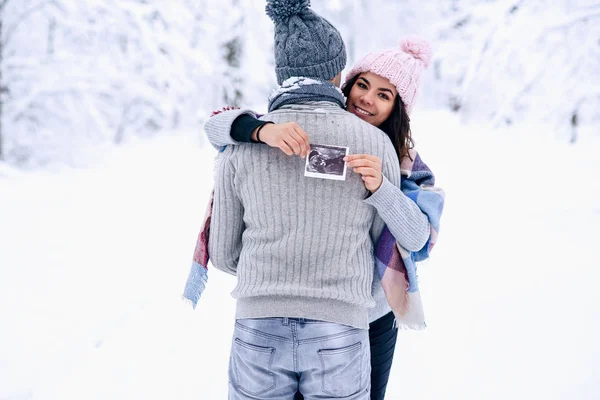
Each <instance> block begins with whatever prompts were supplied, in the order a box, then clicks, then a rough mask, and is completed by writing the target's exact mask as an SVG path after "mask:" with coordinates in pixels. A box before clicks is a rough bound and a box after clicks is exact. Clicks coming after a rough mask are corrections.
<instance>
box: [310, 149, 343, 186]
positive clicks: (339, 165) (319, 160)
mask: <svg viewBox="0 0 600 400" xmlns="http://www.w3.org/2000/svg"><path fill="white" fill-rule="evenodd" d="M347 154H348V148H347V147H341V146H329V145H323V144H311V145H310V152H309V153H308V156H307V157H306V168H305V170H304V176H308V177H311V178H321V179H334V180H338V181H343V180H345V179H346V163H345V162H344V157H345V156H346V155H347Z"/></svg>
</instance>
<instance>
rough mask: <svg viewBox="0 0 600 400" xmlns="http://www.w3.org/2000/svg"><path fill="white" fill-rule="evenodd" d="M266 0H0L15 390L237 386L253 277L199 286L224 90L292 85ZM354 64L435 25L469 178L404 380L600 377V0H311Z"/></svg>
mask: <svg viewBox="0 0 600 400" xmlns="http://www.w3.org/2000/svg"><path fill="white" fill-rule="evenodd" d="M263 7H264V2H263V1H262V0H219V1H217V0H195V1H187V0H168V1H167V0H156V1H143V0H80V1H75V0H0V95H1V97H0V100H1V101H0V105H1V107H0V399H1V400H7V399H11V400H13V399H19V400H21V399H23V400H24V399H36V400H38V399H43V400H46V399H57V400H58V399H60V400H63V399H138V398H139V399H141V398H146V399H164V398H173V399H207V400H212V399H224V398H226V392H227V374H226V371H227V361H228V352H229V347H230V340H231V332H232V329H233V310H234V302H233V300H232V299H231V297H230V296H229V292H230V291H231V289H232V288H233V285H234V280H233V279H232V278H231V277H229V276H225V275H224V274H221V273H218V272H213V273H211V275H210V280H209V285H208V288H207V290H206V292H205V294H204V295H203V297H202V299H201V301H200V303H199V307H198V309H197V310H196V311H192V310H191V309H190V308H188V307H187V306H186V305H185V304H183V303H182V302H181V300H180V298H179V295H180V293H181V291H182V287H183V283H184V282H185V278H186V275H187V271H188V267H189V263H190V259H191V256H192V252H193V247H194V243H195V239H196V235H197V233H198V229H199V226H200V223H201V218H202V216H203V213H204V208H205V204H206V201H207V198H208V194H209V192H210V189H211V186H212V183H211V181H212V174H211V170H212V164H213V158H214V155H215V152H214V150H212V149H211V148H210V147H209V146H208V145H207V143H206V141H205V139H204V138H203V132H202V130H201V127H202V124H203V122H204V121H205V119H206V118H207V116H208V115H209V114H210V111H211V110H213V109H216V108H220V107H222V106H223V105H227V104H239V105H253V106H255V107H257V109H259V110H264V108H265V101H264V99H265V98H266V96H267V95H268V93H269V92H270V91H271V90H272V89H273V88H274V87H275V76H274V73H273V65H272V62H273V61H272V55H271V51H272V49H271V44H272V24H271V22H270V21H269V20H268V18H267V17H266V16H264V11H263ZM313 7H314V8H315V9H316V10H318V11H319V12H320V13H322V14H323V15H325V16H327V17H328V18H329V19H330V20H331V21H332V22H333V23H334V24H335V25H336V26H337V27H338V28H339V29H340V31H341V32H342V34H343V35H344V38H345V40H346V43H347V47H348V52H349V56H350V61H349V65H351V64H352V62H354V61H355V60H356V59H357V58H358V57H360V56H361V55H363V54H365V53H366V52H368V51H372V50H378V49H382V48H386V47H391V46H395V45H396V44H397V42H398V39H399V37H400V36H402V35H404V34H407V33H418V34H420V35H422V36H424V37H426V38H428V39H429V40H430V41H431V43H432V46H433V50H434V62H433V64H432V66H431V68H430V69H429V70H428V71H427V75H426V77H425V79H424V81H423V86H422V88H423V90H422V94H421V96H420V99H419V102H418V104H417V107H416V109H415V112H414V117H413V125H412V129H413V135H414V137H415V140H416V143H417V148H418V150H419V151H420V153H421V154H422V156H423V158H424V160H425V161H426V162H427V163H428V164H429V165H430V166H431V167H432V169H433V170H434V171H435V173H436V175H437V180H438V184H439V185H440V186H441V187H443V188H444V189H445V190H446V192H447V196H448V197H447V203H446V210H445V214H444V217H443V219H442V231H441V236H440V240H439V243H438V245H437V247H436V250H435V251H434V253H433V257H432V259H431V260H429V261H428V262H427V263H426V264H425V265H423V266H422V267H421V269H420V278H421V286H422V292H423V298H424V302H425V308H426V310H425V311H426V316H427V321H428V326H429V327H428V329H427V330H426V331H425V332H400V334H399V340H398V346H397V349H396V355H395V361H394V366H393V369H392V377H391V379H390V384H389V386H388V398H390V399H402V398H410V399H416V400H419V399H428V400H429V399H430V400H438V399H442V400H444V399H505V398H511V399H538V398H539V399H597V398H600V342H599V341H598V337H600V309H599V308H598V304H600V291H598V289H597V288H598V282H599V281H600V255H598V253H597V251H595V250H596V249H597V247H596V246H597V240H598V239H597V238H598V237H599V236H598V233H597V229H598V228H599V227H600V179H599V177H600V140H599V138H600V73H599V72H598V71H600V23H599V22H600V3H598V2H597V1H585V0H580V1H568V0H559V1H552V2H551V1H549V0H548V1H536V0H530V1H527V2H525V1H518V0H513V1H489V0H488V1H484V0H456V1H444V2H442V1H438V2H426V3H423V2H421V1H416V0H406V1H393V2H392V1H382V0H370V1H366V0H352V1H341V0H329V1H325V0H323V1H319V0H313Z"/></svg>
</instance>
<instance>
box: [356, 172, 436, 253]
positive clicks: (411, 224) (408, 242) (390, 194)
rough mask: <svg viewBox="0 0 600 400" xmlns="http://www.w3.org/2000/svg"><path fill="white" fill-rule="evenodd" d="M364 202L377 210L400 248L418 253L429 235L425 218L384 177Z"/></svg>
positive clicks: (409, 200) (417, 208)
mask: <svg viewBox="0 0 600 400" xmlns="http://www.w3.org/2000/svg"><path fill="white" fill-rule="evenodd" d="M364 201H365V202H366V203H367V204H370V205H372V206H373V207H375V208H376V209H377V213H378V214H379V216H380V217H381V219H383V221H384V222H385V224H386V225H387V227H388V228H389V230H390V232H391V233H392V235H394V238H395V239H396V241H397V242H398V243H399V244H400V246H402V247H404V248H405V249H406V250H408V251H418V250H421V249H422V248H423V246H424V245H425V243H427V240H428V239H429V233H430V227H429V220H428V219H427V216H426V215H425V214H423V212H422V211H421V210H420V209H419V206H417V204H416V203H415V202H414V201H412V200H411V199H409V198H408V197H406V195H405V194H404V193H402V191H401V190H400V189H399V188H398V187H396V186H394V184H392V183H391V182H390V181H389V180H388V179H387V178H386V177H385V176H384V177H383V182H382V183H381V187H380V188H379V189H378V190H377V191H376V192H375V193H373V194H372V195H371V196H369V197H368V198H367V199H365V200H364Z"/></svg>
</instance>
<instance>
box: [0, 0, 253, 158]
mask: <svg viewBox="0 0 600 400" xmlns="http://www.w3.org/2000/svg"><path fill="white" fill-rule="evenodd" d="M232 1H233V0H230V1H223V2H221V3H220V5H218V6H215V5H214V4H213V2H210V1H204V2H203V1H199V2H191V1H181V0H179V1H173V2H169V3H168V7H166V6H165V5H166V3H165V2H147V1H143V0H127V1H117V0H88V1H85V2H71V1H66V0H56V1H53V2H50V1H48V4H50V3H51V4H53V5H54V8H55V9H56V11H55V12H52V13H50V12H49V11H45V12H42V10H41V9H38V10H36V11H35V12H34V13H31V15H30V17H29V20H28V21H25V22H24V23H22V24H20V26H18V27H17V29H15V40H13V42H14V43H13V47H12V50H11V51H12V54H14V56H13V60H12V61H11V62H5V63H3V64H4V65H3V66H4V67H5V70H12V71H13V73H12V75H11V76H10V77H9V81H10V82H11V83H10V89H11V97H10V99H8V101H7V102H6V110H7V115H6V118H5V121H6V123H8V124H10V125H11V130H10V132H11V135H10V137H9V138H6V142H7V146H6V154H7V156H8V157H9V158H10V159H11V160H12V161H13V162H16V163H19V164H40V163H42V164H44V163H47V162H52V161H57V160H58V161H61V162H68V163H77V164H79V163H81V162H86V160H87V159H88V158H89V157H92V156H94V155H95V154H96V153H98V151H99V150H101V149H102V148H104V147H109V146H111V145H112V144H114V143H117V144H118V143H122V142H124V141H126V140H128V139H129V138H131V137H134V136H138V137H139V136H141V137H148V136H152V135H154V134H156V133H158V132H164V131H173V130H175V129H194V130H197V129H198V127H199V125H200V123H201V122H202V118H203V117H204V116H207V115H208V114H209V110H211V109H213V108H216V107H217V106H222V105H223V103H224V102H226V100H233V99H235V98H236V96H237V97H238V98H239V97H240V96H241V93H242V89H240V88H239V86H240V85H241V76H242V75H241V73H240V72H239V71H241V70H240V68H239V67H240V64H239V62H240V54H242V53H241V50H242V45H243V42H242V41H241V40H240V39H239V38H240V37H241V33H240V32H241V29H242V27H243V24H241V22H243V21H241V20H240V17H241V16H242V15H243V11H242V10H239V12H237V15H232V14H236V13H225V12H223V11H225V10H227V9H228V7H230V9H234V8H235V7H233V3H232ZM27 2H30V3H31V4H34V1H33V0H27V1H25V2H18V3H19V4H20V7H25V3H27ZM14 3H17V2H14ZM9 5H10V0H9ZM18 13H19V10H18V7H16V8H13V9H12V10H10V12H8V10H7V13H6V15H10V16H13V17H14V16H16V15H17V14H18ZM236 24H237V25H238V28H236V29H237V31H236V30H232V29H231V27H232V26H236ZM32 34H33V35H37V36H39V37H41V36H42V35H43V36H45V40H38V41H36V43H38V45H36V46H27V45H26V44H27V43H28V42H29V41H31V36H32ZM215 39H216V40H215ZM42 44H43V45H42ZM227 48H229V49H230V54H227V53H226V52H225V50H226V49H227ZM227 57H229V63H227V62H226V58H227ZM236 63H237V64H236ZM24 66H26V68H24ZM236 69H237V71H238V72H236ZM236 91H237V95H236Z"/></svg>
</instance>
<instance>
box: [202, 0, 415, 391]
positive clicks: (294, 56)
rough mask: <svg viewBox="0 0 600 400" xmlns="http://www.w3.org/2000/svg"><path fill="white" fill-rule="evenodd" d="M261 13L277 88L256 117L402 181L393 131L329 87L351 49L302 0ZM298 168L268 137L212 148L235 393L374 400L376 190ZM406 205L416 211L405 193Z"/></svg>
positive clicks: (213, 245)
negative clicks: (231, 316)
mask: <svg viewBox="0 0 600 400" xmlns="http://www.w3.org/2000/svg"><path fill="white" fill-rule="evenodd" d="M292 3H294V4H293V6H290V4H292ZM267 13H268V14H269V16H270V17H271V18H272V19H273V21H274V22H275V60H276V73H277V78H278V82H279V83H280V84H283V86H282V88H281V90H280V91H279V92H278V93H277V94H276V95H274V96H273V97H272V99H271V101H270V104H269V111H270V113H269V114H267V115H265V116H264V117H263V118H262V119H263V120H268V121H272V122H288V121H295V122H297V123H298V124H299V125H300V126H302V127H304V128H305V130H306V132H308V133H309V135H310V139H311V143H313V144H321V145H330V146H339V147H347V148H349V150H350V151H351V152H352V153H357V154H358V153H360V154H372V155H375V156H377V157H379V158H380V159H381V160H382V164H383V173H384V175H385V177H386V178H387V179H388V180H389V181H390V182H391V183H392V184H393V185H396V186H399V182H400V170H399V162H398V159H397V157H396V154H395V151H394V148H393V146H392V144H391V143H390V141H389V139H387V137H386V136H385V134H384V133H383V132H381V131H380V130H378V129H377V128H374V127H373V126H371V125H369V124H367V123H365V122H363V121H362V120H360V119H359V118H357V117H355V116H354V115H352V114H350V113H347V112H345V111H344V110H343V109H342V107H343V104H344V99H343V96H342V95H341V93H340V92H339V90H338V89H337V88H336V87H335V86H339V82H340V73H341V71H342V69H343V68H344V66H345V62H346V52H345V48H344V43H343V41H342V39H341V37H340V34H339V32H338V31H337V30H336V29H335V28H334V27H333V26H332V25H331V24H330V23H329V22H327V21H326V20H324V19H323V18H321V17H319V16H318V15H316V14H315V13H313V12H312V11H311V10H309V9H308V7H307V2H306V1H296V2H294V1H293V0H288V1H282V0H278V1H271V2H269V4H268V5H267ZM296 77H302V78H296ZM334 85H335V86H334ZM244 112H246V111H245V110H241V111H240V112H239V113H240V114H241V113H244ZM211 123H213V124H219V123H222V121H221V120H220V119H219V116H216V117H213V118H211V121H209V124H211ZM259 135H260V132H257V135H256V137H255V139H259V138H260V136H259ZM304 170H305V160H303V159H300V158H291V157H287V156H286V155H285V154H283V153H281V152H280V151H279V150H277V149H274V148H271V147H267V146H256V145H251V144H240V145H239V146H228V147H227V148H225V150H224V151H223V152H222V153H221V154H220V156H219V161H218V165H217V172H216V177H215V197H214V205H213V215H212V222H211V230H210V240H209V253H210V256H211V259H212V263H213V265H214V266H215V267H216V268H218V269H221V270H223V271H225V272H228V273H232V274H235V275H237V278H238V281H237V285H236V288H235V289H234V291H233V292H232V295H233V296H234V297H235V298H237V308H236V324H235V329H234V338H233V344H232V349H231V356H230V368H229V381H230V386H229V398H230V399H256V398H260V399H292V398H293V397H294V394H295V393H296V392H297V391H299V392H301V393H302V394H303V395H304V397H305V398H341V399H368V398H369V382H370V380H369V371H370V366H369V343H368V333H367V329H368V309H369V308H370V307H373V306H374V305H375V302H374V300H373V297H372V295H371V285H372V282H373V243H374V242H375V240H376V238H377V237H378V236H379V234H380V233H381V230H382V228H383V222H382V221H381V220H380V219H379V218H378V216H377V213H376V210H375V208H374V207H373V206H372V205H370V204H369V202H371V203H372V202H376V201H381V199H379V196H380V195H379V194H378V192H375V193H374V194H373V195H371V196H370V197H369V200H368V202H367V201H365V199H366V198H367V197H368V195H369V192H368V191H367V190H366V189H365V186H364V184H363V182H362V179H361V177H360V175H359V174H354V173H351V172H347V173H346V175H345V180H328V179H319V178H311V177H306V176H304ZM406 214H408V215H413V216H414V218H415V220H417V219H419V218H421V217H423V216H422V214H421V212H420V210H419V209H418V207H416V206H415V204H414V203H413V202H412V201H411V200H410V199H406ZM425 240H426V238H425V239H424V241H423V243H424V242H425Z"/></svg>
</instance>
